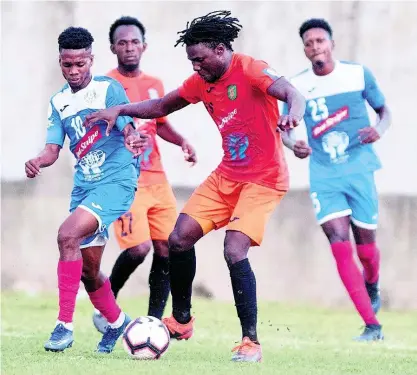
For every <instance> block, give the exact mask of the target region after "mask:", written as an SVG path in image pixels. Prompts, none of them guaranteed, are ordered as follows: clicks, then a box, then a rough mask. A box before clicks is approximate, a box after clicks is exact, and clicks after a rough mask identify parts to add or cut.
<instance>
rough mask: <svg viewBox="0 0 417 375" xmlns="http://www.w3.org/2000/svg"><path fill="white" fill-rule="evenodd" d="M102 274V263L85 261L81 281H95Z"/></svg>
mask: <svg viewBox="0 0 417 375" xmlns="http://www.w3.org/2000/svg"><path fill="white" fill-rule="evenodd" d="M99 275H100V265H92V264H86V262H84V263H83V270H82V274H81V281H82V282H83V283H84V284H85V283H91V282H94V281H95V280H97V279H98V278H99Z"/></svg>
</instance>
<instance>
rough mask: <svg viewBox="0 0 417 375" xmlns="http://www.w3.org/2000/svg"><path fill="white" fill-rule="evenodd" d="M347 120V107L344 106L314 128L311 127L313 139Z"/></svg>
mask: <svg viewBox="0 0 417 375" xmlns="http://www.w3.org/2000/svg"><path fill="white" fill-rule="evenodd" d="M347 118H349V107H347V106H345V107H342V108H340V109H338V110H337V111H336V112H335V113H333V114H331V115H330V116H329V117H327V118H326V119H324V120H323V121H320V122H319V123H318V124H317V125H316V126H314V127H313V138H318V137H320V136H321V135H323V133H325V132H327V131H328V130H329V129H332V128H334V127H335V126H336V125H337V124H340V123H341V122H342V121H344V120H346V119H347Z"/></svg>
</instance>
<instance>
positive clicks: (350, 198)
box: [310, 172, 378, 230]
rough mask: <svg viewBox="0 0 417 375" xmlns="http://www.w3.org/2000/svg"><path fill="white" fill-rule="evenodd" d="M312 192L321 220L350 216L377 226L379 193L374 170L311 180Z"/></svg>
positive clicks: (366, 226)
mask: <svg viewBox="0 0 417 375" xmlns="http://www.w3.org/2000/svg"><path fill="white" fill-rule="evenodd" d="M310 196H311V200H312V201H313V205H314V209H315V212H316V217H317V221H318V222H319V224H323V223H325V222H327V221H329V220H332V219H336V218H339V217H344V216H350V217H351V221H352V222H353V224H355V225H356V226H358V227H361V228H364V229H370V230H372V229H376V228H377V225H378V193H377V190H376V186H375V179H374V173H373V172H366V173H361V174H352V175H348V176H346V177H344V178H328V179H322V180H320V181H313V180H311V185H310Z"/></svg>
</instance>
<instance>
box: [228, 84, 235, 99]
mask: <svg viewBox="0 0 417 375" xmlns="http://www.w3.org/2000/svg"><path fill="white" fill-rule="evenodd" d="M227 97H228V98H229V99H230V100H235V99H236V98H237V87H236V85H229V86H227Z"/></svg>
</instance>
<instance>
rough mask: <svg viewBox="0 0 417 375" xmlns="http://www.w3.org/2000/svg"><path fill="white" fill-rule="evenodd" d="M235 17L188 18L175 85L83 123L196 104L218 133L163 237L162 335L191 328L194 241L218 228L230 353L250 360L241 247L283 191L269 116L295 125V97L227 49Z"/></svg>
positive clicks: (255, 348) (253, 333)
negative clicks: (219, 146)
mask: <svg viewBox="0 0 417 375" xmlns="http://www.w3.org/2000/svg"><path fill="white" fill-rule="evenodd" d="M238 22H239V20H238V19H236V18H233V17H231V14H230V12H229V11H217V12H212V13H209V14H207V15H206V16H203V17H199V18H196V19H194V20H193V21H192V22H191V23H188V24H187V27H186V29H185V30H183V31H181V32H180V38H179V39H178V41H177V43H176V45H178V44H185V45H186V52H187V56H188V59H189V60H190V61H191V63H192V66H193V69H194V71H195V73H194V74H193V75H192V76H191V77H190V78H188V79H187V80H186V81H185V82H184V83H183V85H182V86H180V87H179V88H178V89H177V90H174V91H172V92H170V93H168V94H167V95H165V96H164V97H163V98H160V99H153V100H148V101H145V102H141V103H131V104H128V105H123V106H118V107H117V108H116V109H109V110H104V111H98V112H96V113H93V114H91V115H90V116H89V117H88V119H86V121H85V122H84V125H85V126H90V124H92V123H94V122H95V121H97V120H105V121H107V122H108V124H109V129H111V127H112V126H113V124H114V121H115V120H116V118H117V117H118V116H119V115H132V116H134V117H140V118H159V117H162V116H166V115H167V114H169V113H171V112H174V111H177V110H179V109H182V108H184V107H186V106H187V105H189V104H190V103H192V104H194V103H198V102H200V101H202V102H203V103H204V105H205V107H206V109H207V111H208V112H209V114H210V116H211V117H212V119H213V121H214V123H215V124H216V126H217V128H218V129H219V132H220V134H221V136H222V140H223V150H224V157H223V160H222V162H221V163H220V165H219V166H218V168H217V169H216V170H215V171H214V172H212V173H211V175H210V176H209V177H208V178H207V180H206V181H204V182H203V183H202V184H201V185H200V186H199V187H198V188H197V189H196V190H195V192H194V194H193V195H192V196H191V198H190V200H189V201H188V202H187V204H186V205H185V207H184V209H183V211H182V212H181V214H180V216H179V217H178V219H177V222H176V224H175V228H174V230H173V232H172V233H171V235H170V237H169V256H170V281H171V295H172V304H173V312H172V316H171V317H169V318H165V319H164V323H165V324H166V326H167V327H168V329H169V331H170V333H171V336H172V337H175V338H177V339H180V340H181V339H188V338H190V337H191V336H192V334H193V323H194V318H193V317H192V316H191V314H190V309H191V291H192V282H193V279H194V276H195V263H196V260H195V250H194V245H195V243H196V242H197V241H198V240H199V239H200V238H202V237H203V236H204V235H205V234H207V233H208V232H210V231H211V230H213V229H219V228H222V227H226V229H227V231H226V237H225V240H224V256H225V259H226V262H227V265H228V267H229V271H230V278H231V284H232V288H233V294H234V298H235V304H236V309H237V314H238V316H239V319H240V323H241V326H242V342H241V343H240V344H239V345H238V346H237V347H236V348H234V349H233V351H234V355H233V357H232V360H233V361H239V362H242V361H244V362H259V361H261V359H262V350H261V345H260V343H259V340H258V336H257V299H256V280H255V275H254V273H253V271H252V269H251V266H250V264H249V260H248V258H247V256H248V251H249V248H250V247H251V246H259V245H260V244H261V242H262V237H263V234H264V229H265V225H266V222H267V221H268V219H269V217H270V216H271V213H272V211H273V210H274V209H275V207H276V206H277V204H278V203H279V202H280V201H281V199H282V198H283V196H284V195H285V193H286V192H287V190H288V183H289V182H288V170H287V164H286V161H285V158H284V151H283V145H282V142H281V137H280V134H279V133H278V132H277V131H276V128H277V125H278V127H279V128H280V129H281V130H285V129H289V128H293V127H295V126H297V125H298V122H299V121H300V120H301V119H302V117H303V115H304V111H305V100H304V97H303V96H302V95H301V94H300V93H299V92H298V91H297V90H296V89H295V88H294V87H293V86H292V85H291V84H290V83H289V82H288V81H287V80H286V79H285V78H283V77H282V76H280V75H279V74H278V73H277V72H276V71H275V70H273V69H272V68H271V67H270V66H269V65H268V64H267V63H266V62H264V61H260V60H256V59H254V58H252V57H250V56H246V55H243V54H239V53H234V52H233V49H232V45H231V43H232V42H233V41H234V40H235V39H236V38H237V36H238V33H239V31H240V29H241V27H242V26H241V25H240V24H239V23H238ZM277 99H278V100H281V101H284V102H286V103H287V104H288V108H289V111H288V114H287V115H284V116H280V115H279V112H278V104H277ZM132 145H134V142H132ZM213 272H214V273H215V272H216V271H215V270H213Z"/></svg>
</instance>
